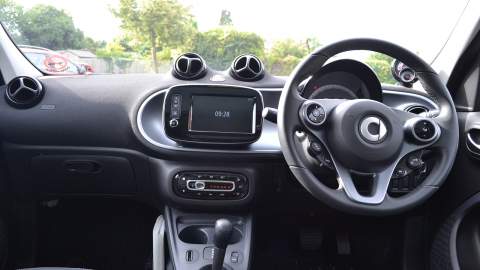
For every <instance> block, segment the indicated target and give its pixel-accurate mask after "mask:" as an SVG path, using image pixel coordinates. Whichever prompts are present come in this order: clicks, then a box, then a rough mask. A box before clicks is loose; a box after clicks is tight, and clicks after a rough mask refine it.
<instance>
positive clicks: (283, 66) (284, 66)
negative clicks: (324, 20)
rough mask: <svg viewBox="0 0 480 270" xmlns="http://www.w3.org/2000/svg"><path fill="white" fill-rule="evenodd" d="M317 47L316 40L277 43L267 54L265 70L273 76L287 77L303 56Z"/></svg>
mask: <svg viewBox="0 0 480 270" xmlns="http://www.w3.org/2000/svg"><path fill="white" fill-rule="evenodd" d="M319 46H320V43H319V42H318V40H317V39H307V40H306V41H305V42H298V41H295V40H293V39H285V40H280V41H277V42H275V43H274V44H273V46H272V48H271V49H270V51H269V52H268V54H267V64H266V65H267V70H268V71H269V72H270V73H272V74H275V75H289V74H290V72H292V70H293V69H294V68H295V66H297V64H298V63H300V61H301V60H302V59H303V58H304V57H305V56H307V55H308V54H309V53H310V52H311V51H313V50H314V49H315V48H316V47H319Z"/></svg>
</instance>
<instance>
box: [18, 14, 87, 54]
mask: <svg viewBox="0 0 480 270" xmlns="http://www.w3.org/2000/svg"><path fill="white" fill-rule="evenodd" d="M20 30H21V33H22V35H23V37H24V39H25V41H26V42H28V44H31V45H35V46H41V47H46V48H49V49H52V50H60V49H82V47H83V44H84V43H83V41H84V38H85V36H84V34H83V32H82V31H80V30H79V29H78V28H76V27H75V25H74V23H73V19H72V17H71V16H70V15H68V14H67V13H66V12H65V11H63V10H60V9H57V8H55V7H53V6H46V5H36V6H34V7H33V8H32V9H30V10H28V11H27V12H25V13H24V15H23V19H22V20H21V23H20Z"/></svg>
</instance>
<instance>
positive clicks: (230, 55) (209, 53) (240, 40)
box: [191, 27, 265, 70]
mask: <svg viewBox="0 0 480 270" xmlns="http://www.w3.org/2000/svg"><path fill="white" fill-rule="evenodd" d="M191 50H192V51H193V52H196V53H198V54H200V55H201V56H202V57H204V58H205V60H206V61H207V62H208V64H209V66H210V67H212V68H214V69H220V70H223V69H226V68H228V67H229V66H230V64H231V62H232V60H233V59H234V58H235V57H236V56H238V55H240V54H245V53H251V54H255V55H257V56H258V57H260V58H262V57H263V56H264V51H265V46H264V41H263V39H262V38H261V37H260V36H259V35H257V34H255V33H251V32H240V31H237V30H235V29H234V28H232V27H219V28H216V29H212V30H209V31H206V32H201V33H197V35H196V37H195V39H194V42H193V47H192V48H191Z"/></svg>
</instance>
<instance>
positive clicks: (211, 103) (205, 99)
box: [188, 95, 256, 134]
mask: <svg viewBox="0 0 480 270" xmlns="http://www.w3.org/2000/svg"><path fill="white" fill-rule="evenodd" d="M255 106H256V101H255V97H236V96H212V95H193V96H192V103H191V108H190V112H189V114H190V115H189V123H188V129H189V131H194V132H221V133H244V134H253V133H255V124H256V123H255V118H256V117H255V116H256V108H255Z"/></svg>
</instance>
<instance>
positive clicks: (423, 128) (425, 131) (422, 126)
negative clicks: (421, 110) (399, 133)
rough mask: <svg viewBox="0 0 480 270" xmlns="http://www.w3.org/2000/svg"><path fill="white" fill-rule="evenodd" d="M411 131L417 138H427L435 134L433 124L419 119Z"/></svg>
mask: <svg viewBox="0 0 480 270" xmlns="http://www.w3.org/2000/svg"><path fill="white" fill-rule="evenodd" d="M413 132H415V135H417V136H418V137H419V138H421V139H424V140H429V139H432V138H433V137H434V136H435V126H434V125H433V124H432V122H430V121H427V120H420V121H418V122H417V123H416V124H415V126H414V127H413Z"/></svg>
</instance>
